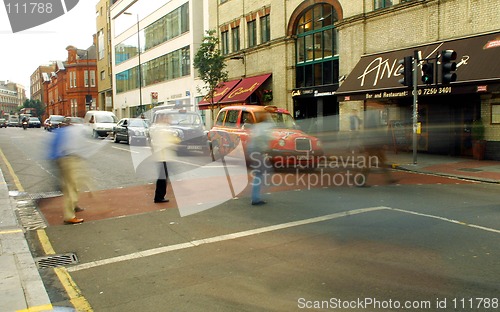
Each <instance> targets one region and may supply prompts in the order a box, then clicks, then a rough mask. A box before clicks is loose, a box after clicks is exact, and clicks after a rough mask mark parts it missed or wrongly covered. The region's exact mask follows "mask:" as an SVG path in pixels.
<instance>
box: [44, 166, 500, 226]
mask: <svg viewBox="0 0 500 312" xmlns="http://www.w3.org/2000/svg"><path fill="white" fill-rule="evenodd" d="M464 165H465V164H463V163H460V166H458V167H460V168H465V167H464ZM442 166H443V165H440V169H443V168H442ZM449 170H457V169H456V168H455V169H454V168H453V166H451V165H450V169H449ZM392 173H393V177H394V178H395V179H397V180H398V182H397V183H395V184H394V186H397V185H398V184H399V185H410V184H411V185H418V184H466V183H474V182H471V181H466V180H460V179H455V178H449V177H443V176H437V175H428V174H420V173H414V172H407V171H393V172H392ZM299 174H303V175H304V176H303V177H302V179H299V178H298V177H297V175H296V174H295V173H294V172H277V173H274V175H273V179H272V181H271V182H272V183H273V184H275V185H272V186H269V187H266V188H265V191H266V192H270V193H273V192H281V191H290V190H296V189H302V190H304V189H305V190H307V188H308V185H310V186H311V188H323V187H326V188H335V187H352V186H349V185H347V184H346V183H347V182H346V181H347V180H346V176H345V172H341V171H332V170H329V171H326V170H325V171H324V172H322V171H321V170H318V171H315V172H313V173H299ZM314 175H316V177H314ZM497 175H498V176H500V173H497ZM321 180H322V181H323V183H319V182H317V181H321ZM341 181H344V183H343V185H340V184H341V183H340V182H341ZM367 184H368V185H369V186H376V185H387V182H386V181H385V177H384V175H383V174H381V173H380V172H374V173H372V174H370V175H369V176H368V183H367ZM154 190H155V185H154V184H147V185H139V186H132V187H126V188H117V189H109V190H100V191H96V192H93V193H88V192H86V193H82V194H81V195H80V201H79V206H81V207H83V208H85V211H83V212H79V213H78V214H77V216H78V217H79V218H83V219H85V221H95V220H103V219H109V218H117V217H122V216H127V215H134V214H140V213H147V212H151V211H155V210H162V209H171V208H175V209H176V208H177V203H176V201H175V196H174V194H173V192H172V188H171V184H170V183H169V184H168V189H167V198H169V199H170V202H168V203H160V204H155V203H153V194H154ZM249 191H250V187H247V188H246V189H245V190H244V191H243V192H242V193H241V194H238V196H239V197H249V194H250V192H249ZM248 201H249V205H250V199H248ZM62 205H63V197H62V196H59V197H53V198H45V199H41V200H39V202H38V208H39V209H40V211H41V212H42V214H43V216H44V217H45V219H46V221H47V223H48V225H49V226H55V225H62V224H64V223H63V213H62Z"/></svg>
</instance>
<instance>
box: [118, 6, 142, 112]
mask: <svg viewBox="0 0 500 312" xmlns="http://www.w3.org/2000/svg"><path fill="white" fill-rule="evenodd" d="M123 14H125V15H132V13H129V12H123ZM136 16H137V59H138V61H139V66H138V70H139V114H138V115H139V116H140V115H141V114H142V68H141V36H140V34H139V14H136Z"/></svg>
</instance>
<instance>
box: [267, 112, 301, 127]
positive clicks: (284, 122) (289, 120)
mask: <svg viewBox="0 0 500 312" xmlns="http://www.w3.org/2000/svg"><path fill="white" fill-rule="evenodd" d="M271 118H272V120H273V121H274V123H275V124H276V127H278V128H284V129H294V128H295V127H296V124H295V120H294V119H293V117H292V116H291V115H290V114H286V113H280V112H274V113H271Z"/></svg>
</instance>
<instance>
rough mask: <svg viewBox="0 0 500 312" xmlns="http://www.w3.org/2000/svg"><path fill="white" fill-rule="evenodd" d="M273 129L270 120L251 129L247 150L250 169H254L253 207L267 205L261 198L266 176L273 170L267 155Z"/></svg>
mask: <svg viewBox="0 0 500 312" xmlns="http://www.w3.org/2000/svg"><path fill="white" fill-rule="evenodd" d="M272 127H273V123H272V121H268V120H266V121H262V122H259V123H256V124H254V125H252V127H251V131H250V138H249V142H248V146H247V148H248V152H249V159H250V168H251V169H252V202H251V203H252V205H264V204H266V201H264V200H263V199H262V197H261V190H262V184H263V183H264V176H265V174H266V173H267V171H268V170H269V169H270V168H271V164H270V162H269V159H268V156H267V154H268V152H269V149H270V146H269V142H270V139H271V129H272Z"/></svg>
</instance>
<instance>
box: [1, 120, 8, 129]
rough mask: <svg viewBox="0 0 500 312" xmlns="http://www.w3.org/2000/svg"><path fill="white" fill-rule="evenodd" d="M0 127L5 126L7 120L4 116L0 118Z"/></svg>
mask: <svg viewBox="0 0 500 312" xmlns="http://www.w3.org/2000/svg"><path fill="white" fill-rule="evenodd" d="M0 128H7V120H6V119H5V118H0Z"/></svg>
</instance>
